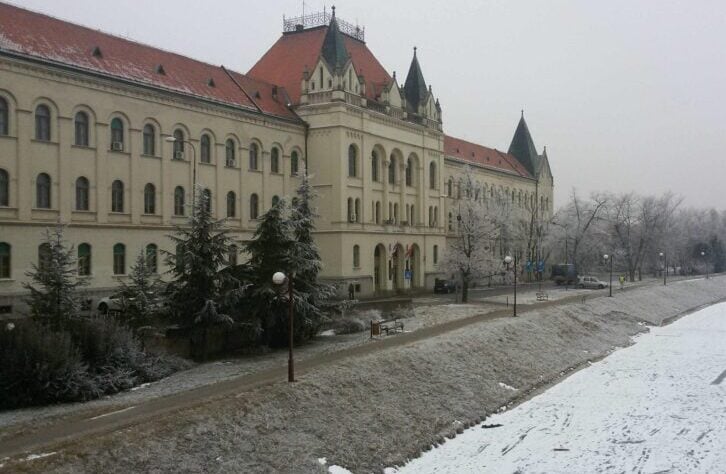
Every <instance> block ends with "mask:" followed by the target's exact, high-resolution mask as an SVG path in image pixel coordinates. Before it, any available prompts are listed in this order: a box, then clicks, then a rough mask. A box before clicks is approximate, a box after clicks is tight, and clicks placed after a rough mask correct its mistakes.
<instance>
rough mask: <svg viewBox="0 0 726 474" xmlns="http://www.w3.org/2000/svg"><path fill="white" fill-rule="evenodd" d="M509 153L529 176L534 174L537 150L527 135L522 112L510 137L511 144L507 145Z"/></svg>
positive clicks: (527, 129) (527, 128)
mask: <svg viewBox="0 0 726 474" xmlns="http://www.w3.org/2000/svg"><path fill="white" fill-rule="evenodd" d="M509 153H510V154H512V155H514V157H515V158H517V161H519V162H520V163H521V164H522V166H524V167H525V168H526V169H527V171H529V172H530V174H532V175H534V173H535V163H537V159H538V156H537V149H536V148H535V147H534V142H533V141H532V135H531V134H530V133H529V127H527V122H526V121H525V120H524V110H522V117H521V118H520V119H519V124H518V125H517V130H516V131H515V132H514V137H512V143H511V144H510V145H509Z"/></svg>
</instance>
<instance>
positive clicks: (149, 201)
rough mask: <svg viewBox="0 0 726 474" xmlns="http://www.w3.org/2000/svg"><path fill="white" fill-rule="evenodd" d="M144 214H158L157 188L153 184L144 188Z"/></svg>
mask: <svg viewBox="0 0 726 474" xmlns="http://www.w3.org/2000/svg"><path fill="white" fill-rule="evenodd" d="M144 214H156V186H154V185H153V184H151V183H147V184H146V186H144Z"/></svg>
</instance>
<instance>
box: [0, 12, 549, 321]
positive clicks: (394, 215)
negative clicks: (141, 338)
mask: <svg viewBox="0 0 726 474" xmlns="http://www.w3.org/2000/svg"><path fill="white" fill-rule="evenodd" d="M284 30H285V31H284V32H283V34H282V36H281V37H280V39H279V40H278V41H277V42H276V43H275V44H274V45H273V46H272V47H271V48H270V49H269V50H268V52H267V53H266V54H265V55H264V56H263V57H262V58H261V59H260V60H259V61H258V62H257V64H255V65H254V66H253V67H252V68H251V69H250V70H249V71H248V73H247V74H240V73H238V72H235V71H231V70H229V69H226V68H224V67H219V66H212V65H209V64H205V63H202V62H199V61H195V60H192V59H190V58H186V57H183V56H179V55H177V54H173V53H169V52H165V51H162V50H159V49H156V48H152V47H149V46H146V45H142V44H139V43H135V42H132V41H129V40H126V39H122V38H118V37H114V36H111V35H107V34H104V33H101V32H98V31H95V30H91V29H87V28H84V27H81V26H78V25H74V24H71V23H67V22H64V21H60V20H57V19H54V18H51V17H48V16H45V15H42V14H38V13H34V12H30V11H27V10H23V9H20V8H17V7H14V6H11V5H6V4H0V307H1V308H2V311H0V312H4V313H9V312H11V311H13V309H12V307H11V306H12V305H13V304H14V301H17V299H18V297H19V296H20V295H22V294H23V290H22V282H23V281H24V280H25V279H26V273H27V272H28V271H29V270H30V269H31V265H32V264H36V263H37V262H38V261H39V258H40V256H39V255H40V254H41V253H42V248H41V246H40V244H41V240H42V237H43V231H44V229H46V228H47V227H49V226H53V225H55V224H56V223H58V222H60V223H62V224H65V225H67V229H66V238H67V240H68V241H69V242H70V243H72V244H73V245H74V246H75V248H76V251H77V252H78V262H79V269H78V270H79V275H81V276H83V277H84V278H88V279H89V283H90V288H92V289H93V290H95V291H97V292H98V293H99V294H100V293H104V292H105V293H108V292H110V291H112V290H113V288H115V287H116V286H117V285H118V283H119V281H120V280H123V279H124V278H126V274H127V272H128V270H129V267H130V266H131V264H132V263H133V261H134V260H135V258H136V256H137V255H138V254H139V253H140V252H143V253H144V254H145V255H147V256H148V258H149V259H151V261H153V262H155V264H156V266H157V272H158V273H159V274H160V275H161V274H163V273H164V272H165V271H166V267H165V265H164V263H163V258H162V251H164V250H167V251H171V250H172V249H170V248H169V246H170V245H171V241H170V239H168V237H167V236H168V235H169V234H170V233H171V232H172V231H173V226H175V225H183V224H184V223H185V221H186V215H187V214H188V213H189V204H190V203H191V200H192V199H193V198H192V189H193V188H194V186H195V185H197V186H201V187H202V188H203V189H204V192H206V193H209V195H210V196H211V207H212V210H213V212H214V213H215V215H216V216H218V217H225V218H227V224H228V226H229V227H230V229H231V233H232V235H233V236H234V237H235V238H236V239H238V240H240V241H241V242H242V241H244V240H246V239H249V238H250V237H251V236H252V233H253V232H254V229H255V227H256V224H257V219H258V217H259V216H261V215H262V214H263V213H264V212H265V210H266V209H268V208H269V207H270V206H271V204H272V202H273V200H275V199H278V198H280V197H283V196H291V195H292V194H293V193H294V190H295V188H296V187H297V185H298V182H299V179H298V175H299V173H300V172H301V171H302V170H303V168H304V167H307V169H308V172H309V173H310V174H311V175H312V182H313V184H314V185H315V187H316V189H317V192H318V194H319V198H318V201H317V203H316V205H317V207H318V213H319V214H320V218H319V219H318V221H317V222H316V224H317V227H318V231H317V233H316V240H317V243H318V245H319V247H320V249H321V253H322V257H323V276H324V277H325V278H328V279H331V280H342V281H346V282H353V283H354V284H355V285H357V287H358V288H357V289H358V291H359V292H360V293H362V294H365V295H368V294H372V293H375V292H379V293H388V292H396V291H405V290H408V289H411V288H420V287H424V286H429V287H430V286H431V285H432V283H433V279H434V277H436V276H439V275H440V273H441V270H440V268H439V262H440V261H441V259H442V258H443V255H444V253H445V251H446V250H445V249H446V241H447V238H451V237H452V236H453V235H454V232H455V229H454V227H453V226H452V225H451V220H452V216H453V215H455V208H456V202H457V199H460V198H462V197H461V196H460V195H459V194H458V191H457V189H458V185H457V184H458V183H459V181H460V180H461V178H462V173H465V172H467V173H471V174H472V175H473V176H475V180H476V182H477V184H478V185H479V184H480V185H481V199H487V198H492V199H493V198H495V197H497V198H499V199H501V198H502V197H503V196H504V197H506V198H507V199H510V197H511V202H512V204H513V205H515V204H516V205H518V206H521V207H526V208H528V209H532V210H536V212H537V213H538V216H539V217H540V218H544V217H545V216H547V215H549V214H550V213H551V210H552V205H553V204H552V189H553V181H552V173H551V172H550V168H549V163H548V159H547V156H546V153H543V154H541V155H540V154H538V153H537V151H536V149H535V147H534V144H533V142H532V139H531V136H530V134H529V130H528V129H527V125H526V123H525V122H524V117H522V119H521V120H520V123H519V126H518V127H517V130H516V132H515V135H514V139H513V141H512V145H511V147H510V149H509V151H508V152H502V151H498V150H495V149H492V148H487V147H484V146H481V145H477V144H474V143H470V142H466V141H464V140H460V139H457V138H454V137H451V136H449V135H446V134H445V133H444V132H443V120H442V111H441V105H440V104H439V102H438V100H436V98H435V97H434V95H433V92H432V89H431V87H430V86H427V85H426V83H425V81H424V77H423V73H422V69H421V66H420V64H419V61H418V58H417V53H416V51H415V49H414V56H413V59H412V61H411V66H410V69H409V72H408V75H407V77H406V79H405V82H404V83H403V85H399V83H398V80H397V78H396V76H395V73H394V74H393V75H389V73H388V72H387V71H386V70H385V69H384V68H383V67H382V66H381V65H380V63H379V62H378V60H377V59H376V58H375V56H373V54H372V53H371V52H370V51H369V50H368V48H367V46H366V44H365V41H364V35H363V32H362V30H360V29H357V28H354V27H352V26H351V25H349V24H347V23H345V22H343V21H341V20H339V19H337V18H336V17H335V12H334V10H333V13H332V14H328V13H327V12H325V13H322V14H316V15H309V16H307V17H304V18H303V17H301V18H295V19H292V20H285V24H284ZM240 258H241V259H243V258H244V257H243V256H240ZM16 309H17V307H16Z"/></svg>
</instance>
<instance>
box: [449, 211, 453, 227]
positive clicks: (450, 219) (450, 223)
mask: <svg viewBox="0 0 726 474" xmlns="http://www.w3.org/2000/svg"><path fill="white" fill-rule="evenodd" d="M452 230H454V215H453V214H452V213H449V231H452Z"/></svg>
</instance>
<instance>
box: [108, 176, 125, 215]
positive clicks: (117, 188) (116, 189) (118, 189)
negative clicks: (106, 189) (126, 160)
mask: <svg viewBox="0 0 726 474" xmlns="http://www.w3.org/2000/svg"><path fill="white" fill-rule="evenodd" d="M111 212H124V183H122V182H121V181H119V180H118V179H117V180H116V181H114V182H113V183H111Z"/></svg>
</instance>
